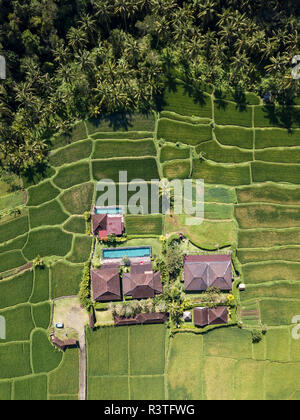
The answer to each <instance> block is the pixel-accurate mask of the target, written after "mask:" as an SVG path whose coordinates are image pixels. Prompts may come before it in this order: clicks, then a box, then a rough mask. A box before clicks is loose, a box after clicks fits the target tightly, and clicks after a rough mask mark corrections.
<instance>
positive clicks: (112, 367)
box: [87, 325, 166, 400]
mask: <svg viewBox="0 0 300 420" xmlns="http://www.w3.org/2000/svg"><path fill="white" fill-rule="evenodd" d="M165 339H166V329H165V326H164V325H148V326H146V325H145V326H131V327H119V328H116V327H105V328H100V329H98V330H97V331H96V332H91V331H90V330H88V331H87V349H88V356H87V357H88V398H89V399H98V400H105V399H107V398H110V399H112V400H115V399H120V398H124V399H128V398H132V399H133V398H137V399H143V398H142V397H143V395H144V392H145V388H146V389H148V388H149V390H150V395H148V398H150V399H151V398H158V399H164V396H165V394H164V373H165ZM139 385H140V386H141V387H142V388H139ZM151 386H157V387H156V389H154V390H153V389H152V390H151ZM144 398H147V395H145V397H144Z"/></svg>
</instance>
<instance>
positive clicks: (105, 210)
mask: <svg viewBox="0 0 300 420" xmlns="http://www.w3.org/2000/svg"><path fill="white" fill-rule="evenodd" d="M122 213H123V211H122V208H121V207H95V214H122Z"/></svg>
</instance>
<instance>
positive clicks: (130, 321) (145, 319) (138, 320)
mask: <svg viewBox="0 0 300 420" xmlns="http://www.w3.org/2000/svg"><path fill="white" fill-rule="evenodd" d="M168 319H169V317H168V315H167V314H166V313H165V312H154V313H147V314H138V315H137V316H135V317H134V318H122V317H119V316H115V325H116V326H121V325H136V324H164V323H165V322H167V321H168Z"/></svg>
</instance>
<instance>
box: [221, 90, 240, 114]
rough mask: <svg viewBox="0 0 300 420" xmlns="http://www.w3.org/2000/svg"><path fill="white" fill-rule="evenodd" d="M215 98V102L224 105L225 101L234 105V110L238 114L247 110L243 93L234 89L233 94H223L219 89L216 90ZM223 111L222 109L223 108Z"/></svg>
mask: <svg viewBox="0 0 300 420" xmlns="http://www.w3.org/2000/svg"><path fill="white" fill-rule="evenodd" d="M214 95H215V98H216V100H217V101H219V102H220V103H222V107H223V103H226V101H233V102H235V103H236V109H237V110H239V111H240V112H244V111H246V109H247V104H248V103H247V98H246V94H245V92H243V91H241V90H238V89H235V90H234V91H233V92H225V91H222V90H221V89H218V90H216V91H215V93H214ZM223 109H224V108H223Z"/></svg>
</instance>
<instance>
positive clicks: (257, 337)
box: [251, 330, 262, 343]
mask: <svg viewBox="0 0 300 420" xmlns="http://www.w3.org/2000/svg"><path fill="white" fill-rule="evenodd" d="M251 334H252V343H260V342H261V340H262V332H261V331H259V330H252V331H251Z"/></svg>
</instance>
